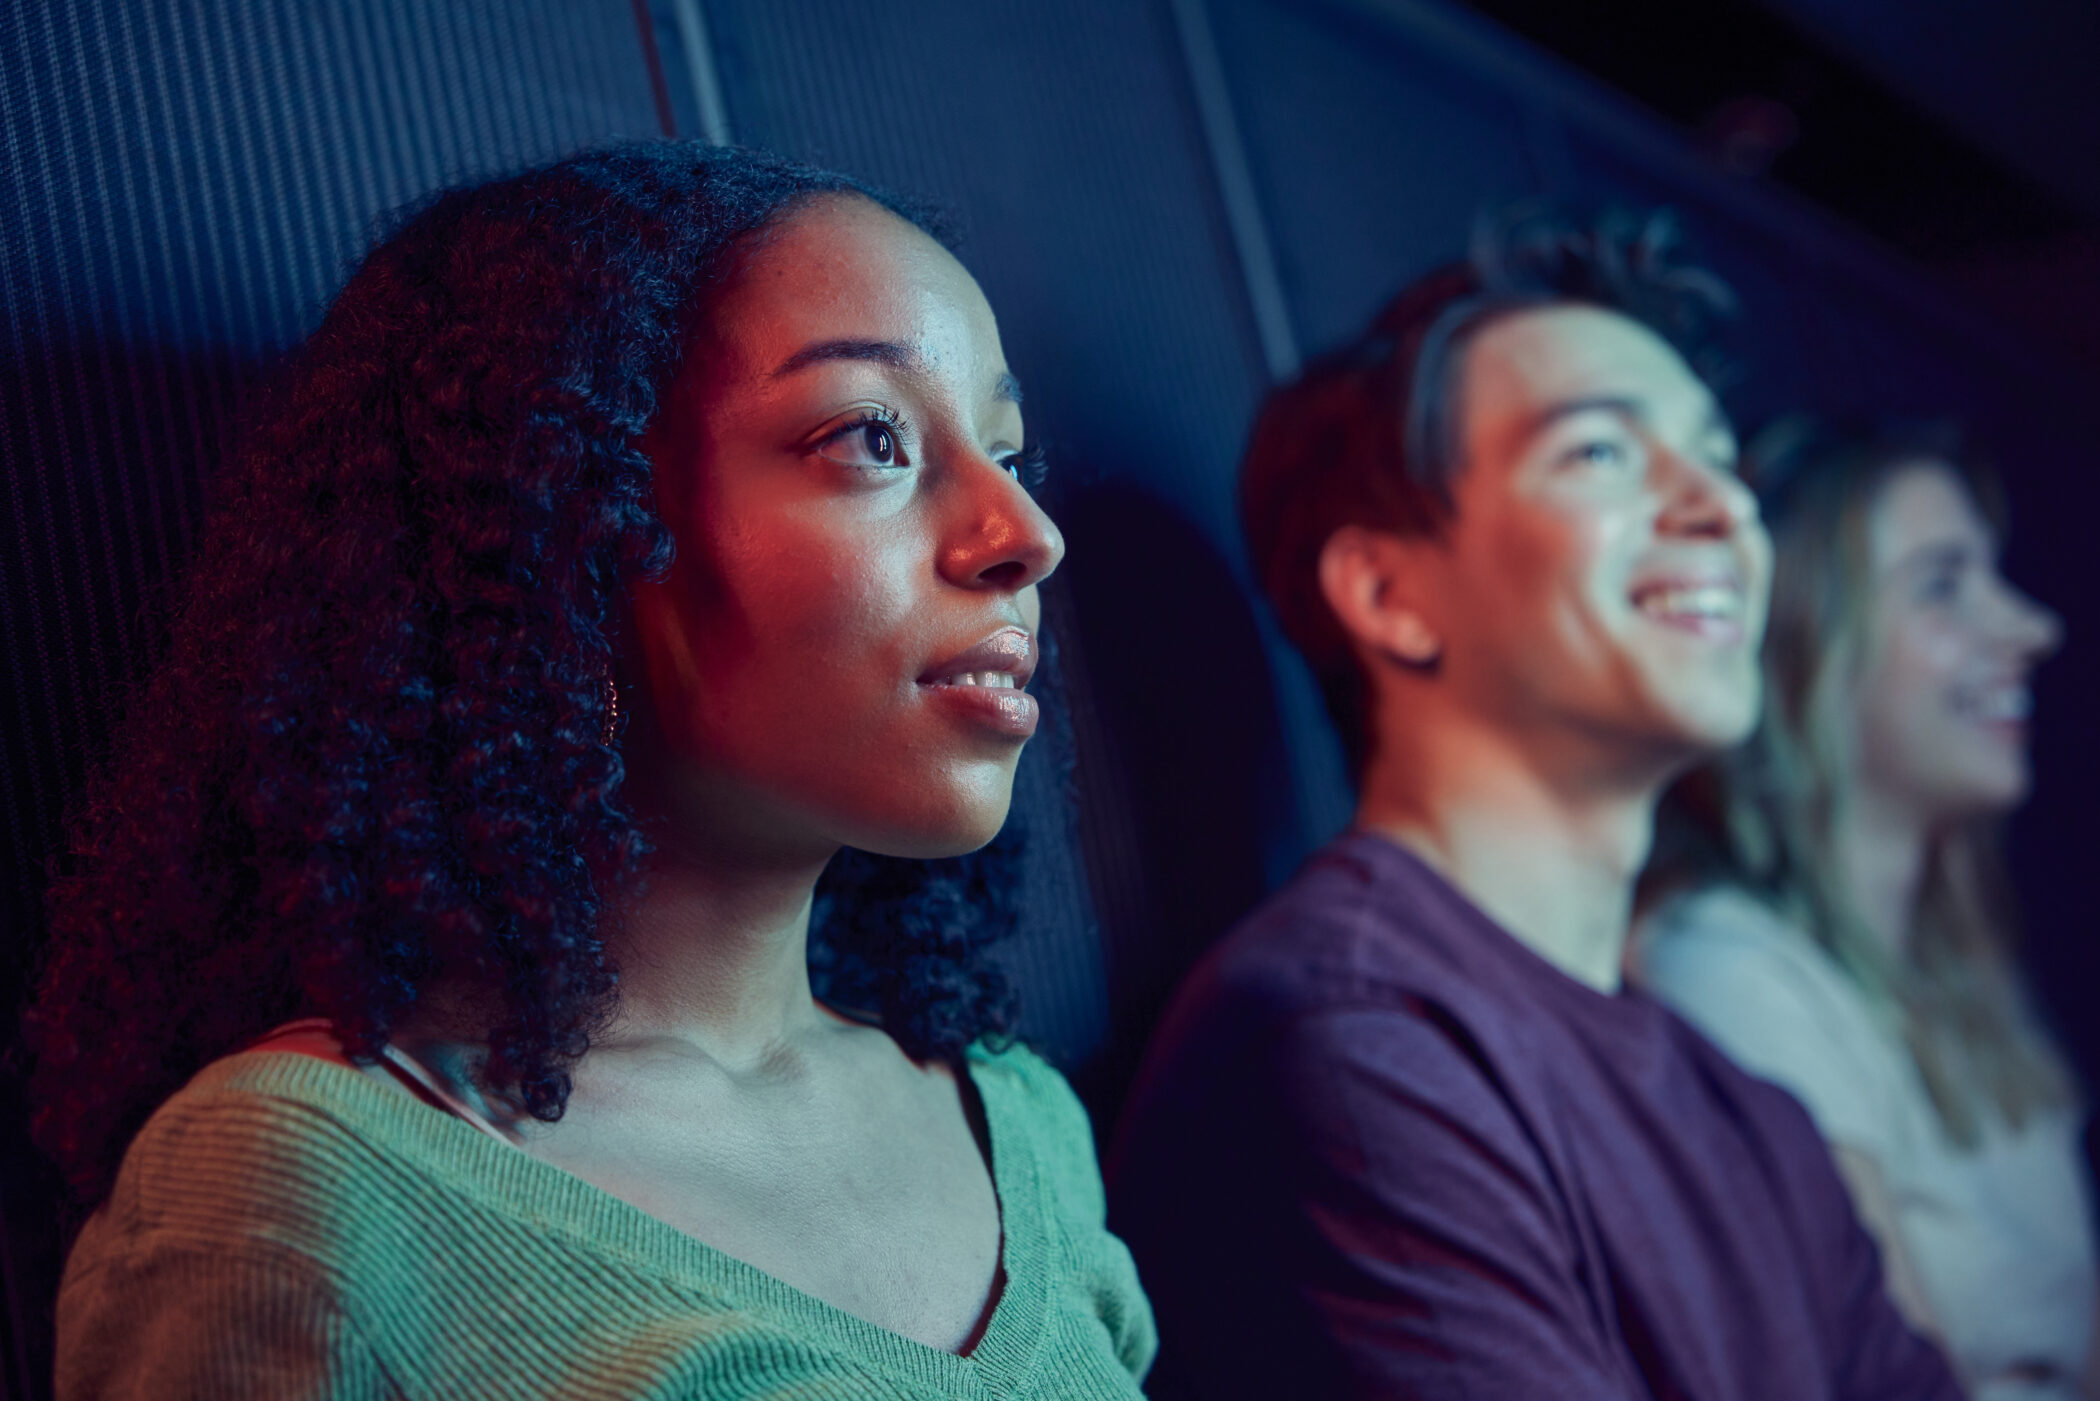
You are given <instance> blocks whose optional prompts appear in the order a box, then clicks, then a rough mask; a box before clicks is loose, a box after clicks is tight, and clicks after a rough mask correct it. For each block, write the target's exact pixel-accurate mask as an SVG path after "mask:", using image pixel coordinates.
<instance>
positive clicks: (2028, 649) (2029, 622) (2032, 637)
mask: <svg viewBox="0 0 2100 1401" xmlns="http://www.w3.org/2000/svg"><path fill="white" fill-rule="evenodd" d="M2003 588H2004V591H2005V603H2006V609H2007V615H2008V618H2009V620H2010V621H2009V626H2008V628H2007V632H2008V633H2009V634H2010V636H2011V637H2012V640H2013V643H2014V645H2015V646H2017V647H2018V648H2019V649H2020V651H2021V653H2022V654H2023V655H2026V656H2029V657H2033V658H2035V659H2036V660H2040V659H2041V658H2043V657H2046V656H2048V655H2049V654H2050V653H2052V652H2054V651H2055V650H2056V649H2057V648H2059V647H2061V646H2063V643H2064V622H2063V619H2062V618H2061V617H2060V616H2058V614H2057V612H2056V610H2055V609H2053V608H2050V607H2048V606H2047V605H2045V604H2042V603H2038V602H2036V601H2035V600H2034V599H2032V598H2029V597H2028V596H2027V595H2026V594H2024V593H2022V592H2020V590H2018V589H2016V588H2014V587H2013V586H2012V585H2011V584H2005V585H2003Z"/></svg>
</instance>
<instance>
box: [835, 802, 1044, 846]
mask: <svg viewBox="0 0 2100 1401" xmlns="http://www.w3.org/2000/svg"><path fill="white" fill-rule="evenodd" d="M1011 805H1012V790H1011V788H1009V787H1005V786H1002V787H1001V788H1000V790H999V791H998V792H997V793H970V794H963V795H955V800H954V801H952V802H945V803H941V804H939V805H938V806H934V807H922V808H919V809H917V810H915V811H911V812H903V813H888V814H884V815H883V816H882V817H880V818H876V819H875V820H872V821H866V820H864V821H862V822H858V823H855V824H854V827H855V829H856V830H855V831H854V832H853V833H852V835H850V836H849V837H848V838H847V839H846V845H847V846H850V847H854V848H856V849H858V850H860V851H866V852H872V853H874V854H875V855H877V856H895V857H901V858H904V859H908V860H913V861H939V860H943V859H945V858H947V857H951V856H967V855H969V854H970V853H971V852H973V851H976V850H977V849H978V848H979V847H982V846H984V845H985V844H986V843H987V842H989V841H991V839H992V838H994V837H996V836H998V835H999V829H1000V828H1002V827H1004V826H1005V825H1006V817H1007V812H1008V810H1009V808H1010V807H1011Z"/></svg>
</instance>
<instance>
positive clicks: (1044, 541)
mask: <svg viewBox="0 0 2100 1401" xmlns="http://www.w3.org/2000/svg"><path fill="white" fill-rule="evenodd" d="M965 472H966V474H967V475H968V477H969V479H970V488H971V489H970V490H969V492H968V493H967V494H966V499H967V500H968V502H969V509H968V510H967V511H966V512H964V513H963V514H962V516H961V517H960V528H959V529H958V530H957V531H956V532H955V537H954V540H953V543H952V544H951V545H949V547H948V548H947V549H945V550H943V552H942V571H941V572H942V573H943V574H945V575H946V576H947V577H948V580H949V582H951V583H954V584H958V585H961V586H962V587H964V588H973V589H987V588H989V589H1004V590H1007V591H1009V592H1015V591H1019V590H1021V589H1025V588H1027V587H1028V586H1029V585H1031V584H1038V583H1041V582H1042V581H1043V580H1044V579H1047V578H1049V577H1050V574H1051V571H1053V570H1055V569H1056V568H1057V566H1058V564H1059V562H1060V561H1062V560H1063V559H1064V557H1065V537H1064V536H1063V534H1061V533H1060V532H1059V531H1058V528H1057V525H1056V523H1055V522H1053V521H1052V520H1051V519H1050V517H1049V516H1048V515H1047V514H1045V513H1044V511H1043V508H1042V507H1041V506H1039V505H1037V504H1036V500H1035V498H1034V497H1033V496H1030V495H1029V494H1028V490H1027V488H1025V487H1023V486H1022V485H1021V483H1020V482H1019V481H1018V480H1017V479H1016V478H1015V477H1014V475H1013V474H1012V473H1011V472H1009V471H1007V470H1006V469H1005V468H1004V467H1001V466H1000V465H999V464H997V463H995V462H993V461H992V460H991V459H989V458H985V459H983V460H981V461H976V462H972V463H970V464H969V465H968V466H967V467H966V468H965Z"/></svg>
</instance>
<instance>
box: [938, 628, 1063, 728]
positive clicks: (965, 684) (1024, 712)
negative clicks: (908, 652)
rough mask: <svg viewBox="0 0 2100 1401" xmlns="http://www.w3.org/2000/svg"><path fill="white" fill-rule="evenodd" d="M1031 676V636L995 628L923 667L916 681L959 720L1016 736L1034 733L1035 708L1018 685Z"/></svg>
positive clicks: (1008, 629)
mask: <svg viewBox="0 0 2100 1401" xmlns="http://www.w3.org/2000/svg"><path fill="white" fill-rule="evenodd" d="M1034 674H1035V638H1034V637H1033V636H1032V635H1031V634H1030V633H1028V632H1027V631H1026V630H1025V629H1022V628H1017V627H1008V628H1001V629H1000V630H999V631H997V632H995V633H993V634H992V635H991V636H990V637H987V638H986V639H984V641H982V642H979V643H978V644H976V645H975V646H974V647H970V648H968V649H966V650H964V651H961V652H957V653H956V654H954V655H953V656H951V657H949V658H948V659H947V660H945V661H942V662H937V663H935V664H934V665H933V666H930V667H928V668H927V669H926V670H925V671H924V672H923V673H921V674H920V676H919V685H920V687H921V688H923V689H924V690H925V692H926V694H927V696H928V698H929V699H931V700H933V701H934V702H935V703H936V704H938V705H942V706H945V707H947V708H948V709H949V710H951V711H952V712H953V713H954V714H956V715H957V716H959V717H961V718H962V719H964V720H966V721H968V722H970V723H972V724H977V725H982V726H984V727H985V728H987V729H990V730H994V731H996V732H998V733H1000V734H1003V735H1009V736H1012V737H1013V738H1016V739H1027V738H1028V737H1029V736H1030V735H1032V734H1034V733H1035V727H1036V722H1037V720H1038V718H1039V716H1040V707H1038V706H1037V705H1036V702H1035V697H1034V696H1031V695H1029V694H1028V692H1027V691H1026V690H1024V689H1023V688H1024V687H1025V686H1027V685H1028V680H1029V678H1030V677H1031V676H1033V675H1034Z"/></svg>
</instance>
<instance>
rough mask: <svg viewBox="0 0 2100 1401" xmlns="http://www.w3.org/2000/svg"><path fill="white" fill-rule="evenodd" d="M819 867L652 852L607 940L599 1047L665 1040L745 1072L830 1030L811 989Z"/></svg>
mask: <svg viewBox="0 0 2100 1401" xmlns="http://www.w3.org/2000/svg"><path fill="white" fill-rule="evenodd" d="M823 869H824V861H822V860H813V859H808V858H805V859H803V860H799V861H776V862H766V863H757V862H751V861H743V860H738V861H712V862H711V861H707V860H704V859H699V858H696V857H695V856H693V855H692V854H690V853H681V852H677V851H659V853H658V854H657V857H656V859H654V860H653V861H652V862H651V864H650V869H649V871H648V874H647V877H646V885H645V887H644V891H643V893H642V895H641V896H640V898H639V899H637V900H636V901H635V902H634V903H633V904H632V905H630V906H629V907H628V909H627V910H626V911H625V912H624V914H623V915H622V917H621V918H620V921H619V926H618V928H617V930H616V931H615V932H614V933H613V934H612V935H611V937H610V939H609V943H610V944H611V952H612V955H613V961H614V963H615V965H616V966H617V967H618V968H619V970H620V998H619V1010H618V1012H617V1014H616V1015H615V1017H614V1020H613V1023H612V1025H611V1026H610V1027H609V1028H607V1030H606V1033H605V1035H604V1036H603V1037H601V1038H599V1039H598V1044H599V1045H602V1046H606V1047H618V1046H628V1047H633V1046H636V1045H638V1044H639V1043H643V1042H648V1041H658V1040H665V1039H668V1040H674V1041H679V1042H684V1043H686V1044H687V1045H689V1046H692V1047H694V1048H697V1049H699V1050H701V1051H703V1052H705V1053H706V1054H707V1055H708V1056H710V1057H711V1058H713V1059H715V1060H717V1061H719V1062H721V1063H723V1064H724V1065H726V1066H729V1067H732V1068H735V1067H740V1066H741V1067H755V1066H757V1065H760V1064H761V1063H763V1062H765V1061H766V1060H767V1059H768V1058H769V1057H771V1056H773V1055H775V1054H777V1053H778V1052H779V1051H780V1050H782V1049H783V1048H784V1047H786V1046H788V1045H789V1044H791V1043H793V1042H794V1041H796V1040H797V1039H799V1038H800V1037H801V1036H803V1035H805V1034H807V1033H809V1032H811V1031H813V1030H816V1029H818V1028H820V1027H823V1026H826V1025H828V1024H829V1018H828V1017H827V1016H826V1014H825V1013H824V1012H823V1010H822V1009H821V1008H820V1007H819V1006H818V1005H817V1002H816V999H815V997H814V996H813V994H812V993H811V990H810V983H809V918H810V907H811V900H812V895H813V893H814V891H815V889H816V883H817V877H818V876H819V875H821V874H822V873H823Z"/></svg>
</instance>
